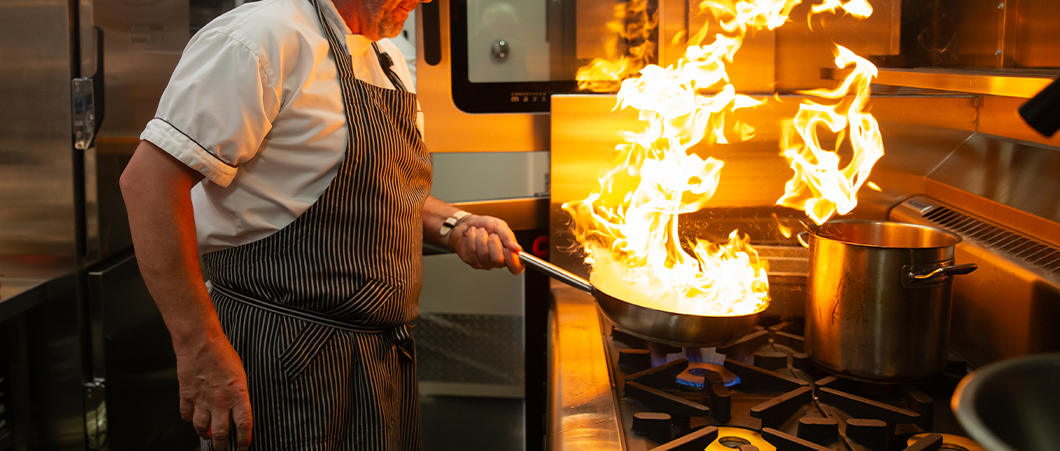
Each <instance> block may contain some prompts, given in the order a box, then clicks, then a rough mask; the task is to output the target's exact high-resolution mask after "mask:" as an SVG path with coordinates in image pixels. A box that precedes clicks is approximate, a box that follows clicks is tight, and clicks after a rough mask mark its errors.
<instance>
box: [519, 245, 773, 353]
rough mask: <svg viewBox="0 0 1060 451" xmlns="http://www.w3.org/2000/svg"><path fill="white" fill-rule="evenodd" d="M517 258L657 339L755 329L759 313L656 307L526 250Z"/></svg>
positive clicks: (690, 340)
mask: <svg viewBox="0 0 1060 451" xmlns="http://www.w3.org/2000/svg"><path fill="white" fill-rule="evenodd" d="M519 259H520V260H522V261H523V264H524V265H526V266H528V267H530V268H531V269H534V270H536V271H540V272H542V273H544V274H546V275H548V276H549V277H552V278H555V279H556V280H559V281H560V282H563V283H565V284H567V285H570V286H572V287H574V288H577V289H579V290H582V291H584V292H586V293H590V294H592V295H593V297H594V298H595V299H596V304H597V305H599V306H600V311H601V312H603V313H604V317H606V318H607V320H608V321H610V322H611V323H612V324H614V325H615V327H617V328H619V329H621V330H622V331H623V332H626V333H628V334H630V335H633V336H636V337H640V338H643V339H645V340H649V341H654V342H656V343H664V344H668V345H673V346H687V347H697V348H712V347H716V346H722V345H726V344H729V343H732V342H734V341H736V340H739V339H740V337H743V336H744V335H747V333H748V332H750V331H751V330H752V329H754V328H755V325H757V324H758V315H759V313H761V312H759V313H752V314H749V315H740V316H703V315H689V314H685V313H673V312H667V311H663V310H656V309H653V308H649V307H644V306H641V305H637V304H634V303H632V302H628V301H624V300H622V299H618V298H616V297H614V296H611V295H608V294H607V293H604V292H603V291H601V290H598V289H597V288H596V287H594V286H593V285H592V284H591V283H589V281H587V280H585V279H582V278H581V277H578V276H576V275H574V274H571V273H570V272H567V271H566V270H564V269H562V268H560V267H558V266H556V265H553V264H551V263H549V262H546V261H544V260H542V259H540V258H537V257H535V256H533V255H530V254H528V253H526V252H520V253H519Z"/></svg>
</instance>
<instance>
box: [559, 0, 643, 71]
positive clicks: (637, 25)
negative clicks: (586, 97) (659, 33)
mask: <svg viewBox="0 0 1060 451" xmlns="http://www.w3.org/2000/svg"><path fill="white" fill-rule="evenodd" d="M657 20H658V18H657V16H656V15H655V14H649V13H648V0H630V1H629V2H628V3H618V4H616V5H615V7H614V15H613V18H612V20H611V21H610V22H608V23H607V29H608V30H610V31H612V32H614V33H615V35H614V36H613V37H612V38H610V39H608V41H607V43H606V44H605V45H604V49H605V50H604V51H605V52H606V53H607V56H606V58H596V59H593V60H592V61H591V62H590V63H589V64H588V65H586V66H583V67H581V68H579V69H578V73H577V74H576V75H575V77H574V78H575V80H577V81H578V89H580V90H583V91H593V92H614V91H616V90H618V88H619V86H620V82H621V81H622V80H625V79H627V78H630V77H633V76H635V75H636V74H637V73H638V72H640V70H641V69H643V68H644V67H645V66H647V65H648V62H649V61H650V60H651V58H652V57H654V56H655V43H654V42H652V40H651V39H649V38H650V37H651V34H652V32H653V31H654V30H655V26H656V25H658V22H657ZM620 40H624V41H626V42H628V43H629V45H630V47H629V50H628V52H627V53H628V55H618V51H619V45H618V44H619V42H620Z"/></svg>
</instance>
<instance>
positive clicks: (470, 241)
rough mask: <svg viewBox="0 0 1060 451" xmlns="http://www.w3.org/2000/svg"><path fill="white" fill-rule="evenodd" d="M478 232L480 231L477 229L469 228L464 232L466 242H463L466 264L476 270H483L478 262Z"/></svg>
mask: <svg viewBox="0 0 1060 451" xmlns="http://www.w3.org/2000/svg"><path fill="white" fill-rule="evenodd" d="M478 230H479V229H478V228H476V227H468V228H467V230H466V231H465V232H464V240H463V241H462V244H463V246H464V256H463V260H464V263H467V264H468V265H470V266H471V267H472V268H475V269H481V268H480V265H479V262H478V241H477V240H476V239H475V235H476V234H477V232H478Z"/></svg>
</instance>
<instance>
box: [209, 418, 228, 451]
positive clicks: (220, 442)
mask: <svg viewBox="0 0 1060 451" xmlns="http://www.w3.org/2000/svg"><path fill="white" fill-rule="evenodd" d="M228 415H229V413H228V412H226V411H224V410H218V411H216V412H213V413H212V414H211V415H210V438H211V439H212V440H213V449H214V451H228V429H229V426H230V424H229V423H228Z"/></svg>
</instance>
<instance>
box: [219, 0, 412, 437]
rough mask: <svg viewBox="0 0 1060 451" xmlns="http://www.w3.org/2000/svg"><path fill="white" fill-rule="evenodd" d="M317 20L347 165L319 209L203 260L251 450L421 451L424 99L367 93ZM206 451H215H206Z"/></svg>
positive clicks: (380, 91)
mask: <svg viewBox="0 0 1060 451" xmlns="http://www.w3.org/2000/svg"><path fill="white" fill-rule="evenodd" d="M310 1H311V2H312V3H313V4H314V6H316V7H317V15H318V18H319V20H320V24H321V28H322V29H323V30H324V33H325V35H326V36H327V39H328V43H329V45H330V47H331V53H332V56H333V57H334V59H335V64H336V66H337V68H338V73H339V82H340V85H341V88H342V96H343V105H344V110H345V115H346V124H347V132H348V139H347V146H346V153H345V156H344V157H343V160H342V162H341V163H340V165H339V170H338V174H337V175H336V176H335V179H334V180H333V181H332V183H331V185H329V186H328V188H327V189H325V191H324V193H323V194H322V195H321V197H320V198H319V199H318V200H317V201H316V202H315V203H314V204H313V205H312V206H311V207H310V208H309V209H308V210H306V211H305V212H304V213H303V214H302V215H301V216H299V217H298V218H297V219H295V221H294V222H292V223H291V224H290V225H288V226H287V227H284V228H283V229H282V230H280V231H278V232H276V233H274V234H273V235H270V236H269V237H267V238H264V239H262V240H259V241H255V242H252V243H248V244H245V245H241V246H237V247H234V248H230V249H224V250H221V251H217V252H211V253H209V254H205V255H203V257H202V260H203V264H204V267H205V270H206V272H207V274H208V275H209V278H210V283H211V290H210V294H211V297H212V298H213V301H214V305H215V306H216V308H217V313H218V317H219V318H220V320H221V325H222V326H223V327H224V330H225V334H226V335H227V336H228V339H229V341H231V342H232V345H233V346H234V347H235V349H236V351H237V352H238V353H239V355H240V357H241V358H242V360H243V366H244V367H245V369H246V373H247V382H248V385H249V391H250V402H251V409H252V413H253V417H254V429H253V436H252V443H251V448H250V449H251V450H255V451H270V450H327V451H331V450H412V451H418V450H420V449H422V442H421V438H420V422H419V396H418V392H417V380H416V370H415V359H414V356H415V354H414V352H415V351H414V347H413V343H412V338H411V336H410V335H409V332H408V328H407V326H406V324H407V323H409V322H410V321H412V320H413V319H415V318H416V316H417V314H418V308H417V299H418V297H419V291H420V285H421V281H422V240H423V230H422V227H423V222H422V218H421V215H422V209H423V203H424V201H425V200H426V197H427V195H428V193H429V192H430V186H431V160H430V154H429V153H428V152H427V149H426V147H425V146H424V144H423V141H422V139H421V138H420V135H419V132H418V130H417V128H416V97H415V94H412V93H409V92H408V91H406V90H405V89H404V86H403V84H402V83H401V80H400V79H399V78H398V77H397V76H396V74H394V73H393V71H392V70H390V67H389V64H388V63H390V60H389V57H388V56H387V55H386V54H385V53H379V49H378V47H377V46H375V44H373V49H374V50H375V52H376V54H377V56H378V57H379V59H380V61H381V64H382V67H383V70H384V72H385V73H386V74H387V76H388V78H390V80H391V82H392V83H393V84H394V86H395V88H397V89H396V90H390V89H384V88H380V87H377V86H373V85H370V84H367V83H364V82H362V81H360V80H357V79H356V77H355V76H354V72H353V69H352V63H351V59H350V56H349V54H348V53H347V52H345V51H344V47H343V46H342V45H340V44H339V42H340V41H339V37H338V36H336V35H335V33H334V31H333V29H332V27H330V26H329V25H328V23H327V20H326V19H325V17H324V15H323V13H322V12H321V9H320V5H318V4H316V2H315V1H314V0H310ZM202 444H203V449H206V450H208V449H211V447H210V443H209V441H206V440H204V441H203V442H202Z"/></svg>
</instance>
